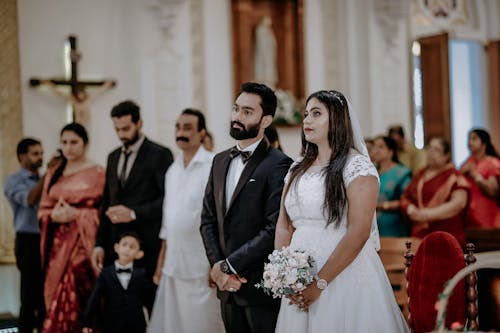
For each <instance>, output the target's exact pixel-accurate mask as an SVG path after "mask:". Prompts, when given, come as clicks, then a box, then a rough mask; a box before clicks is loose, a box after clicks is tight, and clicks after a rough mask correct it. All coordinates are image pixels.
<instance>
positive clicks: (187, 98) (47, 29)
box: [19, 0, 233, 164]
mask: <svg viewBox="0 0 500 333" xmlns="http://www.w3.org/2000/svg"><path fill="white" fill-rule="evenodd" d="M193 6H201V8H200V10H201V13H202V15H203V20H201V22H200V23H199V24H203V27H199V29H198V30H199V31H203V38H204V39H205V41H204V43H203V48H204V49H203V52H204V55H205V58H204V61H203V62H202V66H201V69H200V67H197V70H201V71H202V72H203V73H201V74H202V75H201V76H200V73H193V65H192V57H193V47H192V38H193V33H194V32H193V30H196V24H198V22H191V10H193ZM170 14H174V15H175V17H174V18H172V17H170V16H168V15H170ZM69 34H76V35H77V36H78V49H79V50H80V52H81V53H82V59H81V61H80V65H79V76H80V78H81V79H103V78H113V79H116V80H117V82H118V85H117V87H116V88H114V89H112V90H110V91H108V92H105V93H104V94H102V95H101V96H99V97H98V98H97V99H96V100H95V101H94V102H93V103H92V114H91V117H92V121H91V128H90V129H89V132H90V139H91V145H90V148H89V154H90V157H91V158H94V159H95V160H97V161H98V162H100V163H101V164H104V163H105V161H106V156H107V154H108V152H109V151H111V149H112V148H113V147H115V146H117V145H119V141H118V140H117V139H116V136H115V134H114V130H113V127H112V123H111V120H110V118H109V112H110V110H111V108H112V107H113V105H115V104H117V103H118V102H120V101H122V100H124V99H129V98H130V99H133V100H135V101H136V102H137V103H138V104H139V105H140V106H141V112H142V117H143V119H144V132H145V133H146V135H148V136H149V137H150V138H151V139H153V140H155V141H158V142H160V143H163V144H166V145H168V146H169V147H171V148H172V149H173V150H174V151H175V150H176V149H175V142H174V139H173V136H174V133H173V129H174V121H175V119H176V118H177V116H178V114H179V113H180V112H181V110H182V109H183V108H186V107H193V105H194V103H195V101H198V100H201V101H205V103H204V105H197V106H198V107H201V109H202V110H203V111H205V113H206V114H207V121H208V125H209V127H210V130H211V131H212V132H213V133H214V136H215V144H216V148H217V149H223V148H225V147H227V146H229V145H230V144H231V143H232V141H231V139H230V138H229V135H228V134H227V133H228V127H229V115H230V110H231V105H232V98H233V97H232V95H233V92H232V88H231V87H232V82H231V79H232V72H231V70H232V68H231V59H232V58H231V44H230V39H231V38H230V17H229V1H226V0H216V1H209V2H208V1H203V0H201V1H200V0H191V1H186V2H184V3H181V4H174V5H170V4H168V3H163V2H158V1H155V0H148V1H134V0H105V1H103V0H88V1H77V0H46V1H43V2H37V1H35V2H34V1H31V0H19V35H20V36H19V40H20V53H21V79H22V82H23V88H22V103H23V116H24V117H23V118H24V134H25V135H30V136H35V137H38V138H40V139H41V140H42V141H43V144H44V148H45V151H46V152H47V154H49V155H50V154H52V153H53V152H54V151H55V149H56V147H57V145H58V137H59V131H60V129H61V128H62V126H63V125H64V124H65V119H66V115H65V110H66V102H65V101H64V100H63V99H62V98H61V97H59V96H56V95H54V94H53V93H52V92H50V91H48V90H47V89H43V88H37V89H35V88H31V87H29V85H28V81H29V78H31V77H34V76H37V77H44V78H47V77H50V78H52V77H63V76H64V59H63V45H64V42H65V40H66V38H67V36H68V35H69ZM199 77H201V78H206V80H205V83H204V87H205V90H206V91H205V98H201V99H200V98H198V97H199V96H194V93H193V91H194V89H193V87H194V85H195V84H196V82H194V80H195V79H197V78H199Z"/></svg>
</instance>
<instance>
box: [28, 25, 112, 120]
mask: <svg viewBox="0 0 500 333" xmlns="http://www.w3.org/2000/svg"><path fill="white" fill-rule="evenodd" d="M68 41H69V44H70V48H71V51H70V54H69V57H70V60H71V77H70V78H69V79H61V78H51V79H42V78H36V77H34V78H31V79H30V86H32V87H36V86H39V85H41V84H42V83H43V81H50V82H52V84H53V85H56V86H70V87H71V94H72V95H73V96H74V97H75V98H77V94H78V92H79V91H83V92H85V90H86V87H89V86H94V87H102V86H103V85H105V84H106V83H107V82H109V83H111V86H112V87H114V86H115V85H116V81H114V80H102V81H80V80H79V79H78V61H79V60H80V59H81V53H80V52H78V50H77V46H76V36H74V35H70V36H69V37H68ZM75 112H76V110H75V104H74V103H73V120H74V119H75Z"/></svg>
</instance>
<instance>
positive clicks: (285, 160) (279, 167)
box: [200, 139, 292, 306]
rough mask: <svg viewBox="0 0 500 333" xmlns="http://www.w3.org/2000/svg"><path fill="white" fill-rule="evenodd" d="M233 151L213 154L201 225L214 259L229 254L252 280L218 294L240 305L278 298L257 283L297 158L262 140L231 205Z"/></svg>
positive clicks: (212, 261) (236, 266)
mask: <svg viewBox="0 0 500 333" xmlns="http://www.w3.org/2000/svg"><path fill="white" fill-rule="evenodd" d="M229 152H230V150H226V151H223V152H221V153H219V154H217V155H216V156H215V157H214V161H213V164H212V170H211V172H210V177H209V180H208V183H207V187H206V190H205V198H204V202H203V211H202V214H201V226H200V231H201V235H202V238H203V243H204V245H205V250H206V253H207V257H208V260H209V261H210V264H211V265H212V266H213V265H214V264H215V263H216V262H218V261H220V260H223V259H225V258H227V259H228V260H229V262H230V263H231V266H233V267H234V269H235V270H236V271H237V272H238V274H239V275H240V276H244V277H245V278H247V280H248V283H246V284H243V285H242V287H241V289H240V290H239V291H238V292H237V293H231V294H229V293H227V292H218V297H219V298H220V299H221V300H222V301H223V302H227V301H229V300H230V299H231V298H232V299H233V300H234V301H235V302H236V304H238V305H241V306H254V305H259V304H269V303H273V302H275V300H273V299H272V298H271V297H269V296H267V295H265V294H264V293H263V292H262V291H260V290H257V289H256V288H255V286H254V285H255V284H256V283H258V282H260V280H261V279H262V272H263V269H264V262H265V261H266V260H267V256H268V255H269V253H271V252H272V251H273V248H274V232H275V228H276V221H277V219H278V214H279V207H280V199H281V192H282V190H283V179H284V177H285V175H286V173H287V171H288V168H289V167H290V164H291V163H292V160H291V159H290V158H289V157H288V156H286V155H285V154H283V153H282V152H280V151H279V150H277V149H274V148H272V147H271V146H270V145H269V143H268V142H267V141H266V140H265V139H264V140H262V141H261V143H260V144H259V145H258V146H257V149H256V150H255V151H254V153H253V154H252V156H251V158H250V160H249V161H248V162H247V164H246V166H245V168H244V169H243V172H242V174H241V177H240V179H239V182H238V184H237V186H236V188H235V191H234V194H233V197H232V198H231V201H230V205H229V208H228V209H226V204H225V202H226V199H225V193H226V176H227V172H228V168H229V163H230V162H231V157H230V156H229Z"/></svg>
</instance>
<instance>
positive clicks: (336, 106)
mask: <svg viewBox="0 0 500 333" xmlns="http://www.w3.org/2000/svg"><path fill="white" fill-rule="evenodd" d="M349 109H350V105H349V103H348V101H347V99H346V98H345V97H344V96H343V95H342V94H341V93H339V92H337V91H319V92H316V93H314V94H312V95H311V96H309V98H308V99H307V106H306V110H305V113H304V123H303V140H302V142H303V151H304V157H303V159H301V160H299V161H297V162H295V163H294V164H293V165H292V166H291V168H290V171H289V173H288V175H287V177H286V179H285V190H284V191H283V198H282V200H281V210H280V216H279V218H278V223H277V226H276V238H275V248H277V249H279V248H281V247H283V246H290V247H291V248H294V249H302V250H307V251H309V252H310V253H311V255H312V256H313V258H314V259H315V268H316V278H315V281H314V282H313V283H312V284H311V285H309V286H308V287H307V288H306V289H305V290H304V291H303V292H302V293H301V294H299V295H295V296H293V297H290V298H283V299H282V302H281V309H280V313H279V317H278V323H277V327H276V332H280V333H281V332H283V333H285V332H286V333H293V332H297V333H306V332H308V333H323V332H325V333H326V332H328V333H330V332H335V333H364V332H370V333H392V332H394V333H399V332H409V329H408V326H407V324H406V322H405V320H404V318H403V315H402V313H401V311H400V309H399V307H398V306H397V304H396V301H395V298H394V294H393V292H392V289H391V286H390V283H389V280H388V278H387V275H386V273H385V271H384V267H383V266H382V262H381V261H380V258H379V256H378V254H377V250H378V248H379V238H378V231H377V227H376V220H375V215H374V214H375V207H376V203H377V195H378V186H379V183H378V176H377V170H376V169H375V167H374V166H373V164H372V163H371V162H370V159H369V158H368V153H367V151H366V147H365V145H364V142H363V136H362V135H361V130H360V129H359V125H358V122H357V120H356V119H355V115H354V113H353V112H351V111H350V110H349Z"/></svg>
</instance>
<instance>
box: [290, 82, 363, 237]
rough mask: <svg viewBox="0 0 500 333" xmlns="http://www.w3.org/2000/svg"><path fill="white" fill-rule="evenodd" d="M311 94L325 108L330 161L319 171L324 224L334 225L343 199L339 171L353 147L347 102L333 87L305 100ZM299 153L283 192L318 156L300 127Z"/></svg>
mask: <svg viewBox="0 0 500 333" xmlns="http://www.w3.org/2000/svg"><path fill="white" fill-rule="evenodd" d="M313 98H314V99H317V100H318V101H319V102H320V103H321V104H323V105H324V106H325V107H326V108H327V109H328V116H329V126H328V142H329V145H330V148H332V155H331V156H330V162H329V163H328V165H327V166H326V167H324V169H323V171H322V172H324V173H325V175H326V176H325V199H324V202H323V209H324V211H325V212H326V213H327V214H326V215H327V225H329V224H330V223H334V226H335V228H337V227H338V226H339V225H340V220H341V218H342V215H343V214H344V209H345V205H346V202H347V195H346V188H345V186H344V179H343V171H344V167H345V164H346V161H347V155H348V153H349V149H351V148H352V147H354V135H353V131H352V127H351V119H350V117H349V106H348V105H347V99H346V98H345V96H344V95H343V94H342V93H340V92H338V91H335V90H329V91H327V90H321V91H317V92H315V93H313V94H311V95H310V96H309V97H308V98H307V100H306V104H307V103H308V102H309V101H310V100H311V99H313ZM302 155H303V157H304V158H303V159H302V160H301V161H300V162H299V163H298V164H296V165H295V166H294V167H292V169H291V173H290V180H289V181H288V184H287V186H286V188H285V195H286V193H287V192H288V190H289V189H290V187H291V184H297V181H298V180H299V179H300V178H301V177H302V175H304V173H305V172H306V171H307V169H309V167H310V166H311V165H312V164H313V163H314V161H315V160H316V158H317V157H318V146H317V145H316V144H314V143H311V142H307V141H306V138H305V136H304V128H302Z"/></svg>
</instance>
